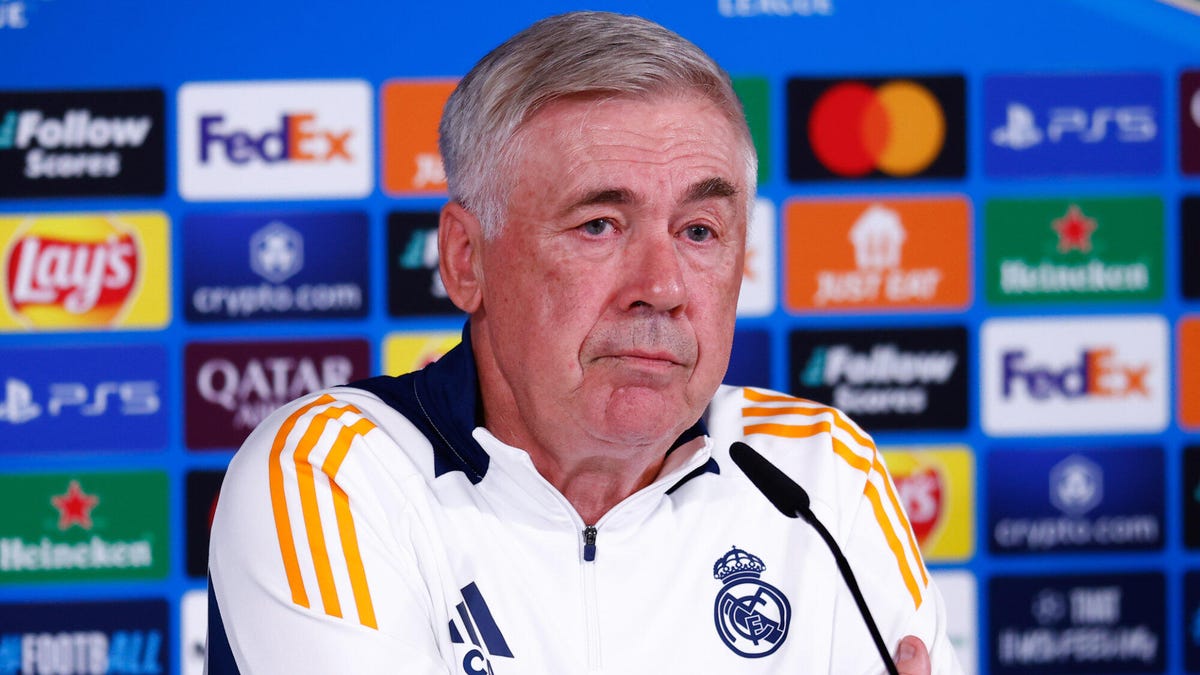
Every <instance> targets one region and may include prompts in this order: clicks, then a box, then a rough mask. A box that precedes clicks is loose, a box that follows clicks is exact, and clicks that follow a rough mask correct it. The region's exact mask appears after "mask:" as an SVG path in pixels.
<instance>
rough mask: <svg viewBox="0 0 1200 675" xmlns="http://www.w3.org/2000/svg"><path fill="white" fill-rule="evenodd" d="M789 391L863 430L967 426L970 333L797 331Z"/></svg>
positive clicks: (956, 329)
mask: <svg viewBox="0 0 1200 675" xmlns="http://www.w3.org/2000/svg"><path fill="white" fill-rule="evenodd" d="M789 340H790V354H791V376H790V389H791V390H792V392H794V393H795V394H796V395H797V396H802V397H804V398H809V399H812V400H814V401H820V402H823V403H827V404H829V405H832V406H834V407H836V408H840V409H841V410H843V411H845V412H846V414H848V415H850V416H851V417H853V418H854V420H855V421H856V422H858V423H859V424H861V425H862V426H863V428H865V429H871V430H894V429H962V428H965V427H966V426H967V409H968V400H969V398H970V396H969V388H968V375H967V371H968V361H967V331H966V329H964V328H962V327H959V326H952V327H934V328H887V329H882V328H865V329H852V330H798V331H792V333H791V335H790V337H789Z"/></svg>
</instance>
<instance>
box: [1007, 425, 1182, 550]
mask: <svg viewBox="0 0 1200 675" xmlns="http://www.w3.org/2000/svg"><path fill="white" fill-rule="evenodd" d="M1163 471H1164V466H1163V451H1162V449H1161V448H1153V447H1146V448H1117V449H1111V448H1104V449H1097V450H1079V449H1071V450H1051V451H1046V450H1038V451H1019V450H1008V451H1005V450H993V451H992V452H991V453H989V454H988V479H987V480H988V532H989V536H988V542H989V548H990V550H991V551H992V552H993V553H1057V552H1070V551H1113V550H1155V549H1160V548H1162V546H1163V541H1164V535H1163V530H1164V529H1165V527H1164V517H1165V503H1164V501H1163V493H1162V490H1148V489H1146V486H1149V485H1160V486H1161V485H1162V484H1163V476H1164V473H1163Z"/></svg>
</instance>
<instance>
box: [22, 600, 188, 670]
mask: <svg viewBox="0 0 1200 675" xmlns="http://www.w3.org/2000/svg"><path fill="white" fill-rule="evenodd" d="M169 626H170V623H169V617H168V615H167V602H166V600H162V599H157V598H156V599H149V600H124V599H123V600H106V601H102V602H70V601H58V602H6V603H2V604H0V675H35V674H36V675H43V674H46V675H49V674H50V673H54V674H55V675H60V674H67V675H85V674H87V675H92V674H103V675H148V674H151V673H168V672H171V666H170V663H171V658H170V656H171V655H170V651H171V647H170V645H169V643H168V642H167V640H168V639H169V635H170V633H169V632H168V628H169Z"/></svg>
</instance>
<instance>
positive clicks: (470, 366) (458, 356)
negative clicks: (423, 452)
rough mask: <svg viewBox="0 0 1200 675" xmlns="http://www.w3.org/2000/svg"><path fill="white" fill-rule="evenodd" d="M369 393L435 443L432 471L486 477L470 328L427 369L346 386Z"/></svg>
mask: <svg viewBox="0 0 1200 675" xmlns="http://www.w3.org/2000/svg"><path fill="white" fill-rule="evenodd" d="M346 386H348V387H354V388H356V389H363V390H366V391H369V392H371V393H373V394H375V395H376V396H378V397H379V398H380V399H382V400H383V401H384V402H385V403H387V404H388V405H390V406H392V407H393V408H395V409H396V410H397V411H399V412H400V414H402V415H404V416H405V417H406V418H408V420H409V421H410V422H412V423H413V424H414V425H415V426H416V427H417V428H418V429H420V431H421V433H422V434H424V435H425V437H426V438H428V439H429V442H430V443H431V444H432V445H433V472H434V476H435V477H436V476H440V475H442V474H444V473H447V472H450V471H462V472H463V473H464V474H465V475H466V476H467V479H468V480H470V481H471V482H472V483H479V481H481V480H483V476H484V474H486V473H487V469H488V463H489V459H490V458H489V457H488V454H487V452H486V451H484V449H483V447H482V446H480V445H479V443H478V442H477V441H476V440H475V437H474V436H472V435H471V434H472V432H473V431H474V430H475V427H479V426H483V401H482V399H481V397H480V393H479V375H478V372H477V371H476V369H475V352H474V351H473V350H472V349H471V324H470V322H467V325H466V326H464V327H463V332H462V343H461V344H459V345H458V346H457V347H455V348H454V349H451V350H450V351H449V352H447V353H446V355H445V356H443V357H442V358H440V359H438V360H437V361H436V362H434V363H431V364H429V365H428V366H425V368H423V369H421V370H418V371H416V372H413V373H408V374H406V375H400V376H399V377H393V376H391V375H380V376H378V377H373V378H370V379H366V380H359V381H357V382H351V383H350V384H348V385H346ZM707 433H708V431H707V429H706V428H705V426H704V421H703V420H697V422H696V423H695V424H693V425H692V426H691V427H689V428H688V429H687V430H686V431H684V432H683V434H681V435H680V436H679V438H678V439H676V441H675V443H673V444H672V445H671V449H670V450H668V451H667V452H668V454H670V452H672V451H674V450H675V449H676V448H678V447H680V446H681V445H683V444H684V443H687V442H688V441H691V440H693V439H695V438H697V437H700V436H704V435H705V434H707Z"/></svg>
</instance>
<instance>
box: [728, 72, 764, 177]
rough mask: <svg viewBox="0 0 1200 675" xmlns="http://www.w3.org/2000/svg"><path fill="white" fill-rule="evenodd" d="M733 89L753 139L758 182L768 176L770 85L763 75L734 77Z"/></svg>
mask: <svg viewBox="0 0 1200 675" xmlns="http://www.w3.org/2000/svg"><path fill="white" fill-rule="evenodd" d="M732 79H733V91H734V93H736V94H737V95H738V98H739V99H741V100H742V109H743V110H744V111H745V113H746V123H747V124H748V125H749V126H750V135H751V137H753V139H754V151H755V152H756V153H758V184H759V185H762V184H763V183H765V182H767V179H768V178H770V177H771V176H770V172H771V161H770V160H771V151H770V147H771V132H770V121H769V120H770V117H771V109H770V91H771V88H770V85H768V84H767V78H765V77H735V78H732Z"/></svg>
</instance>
